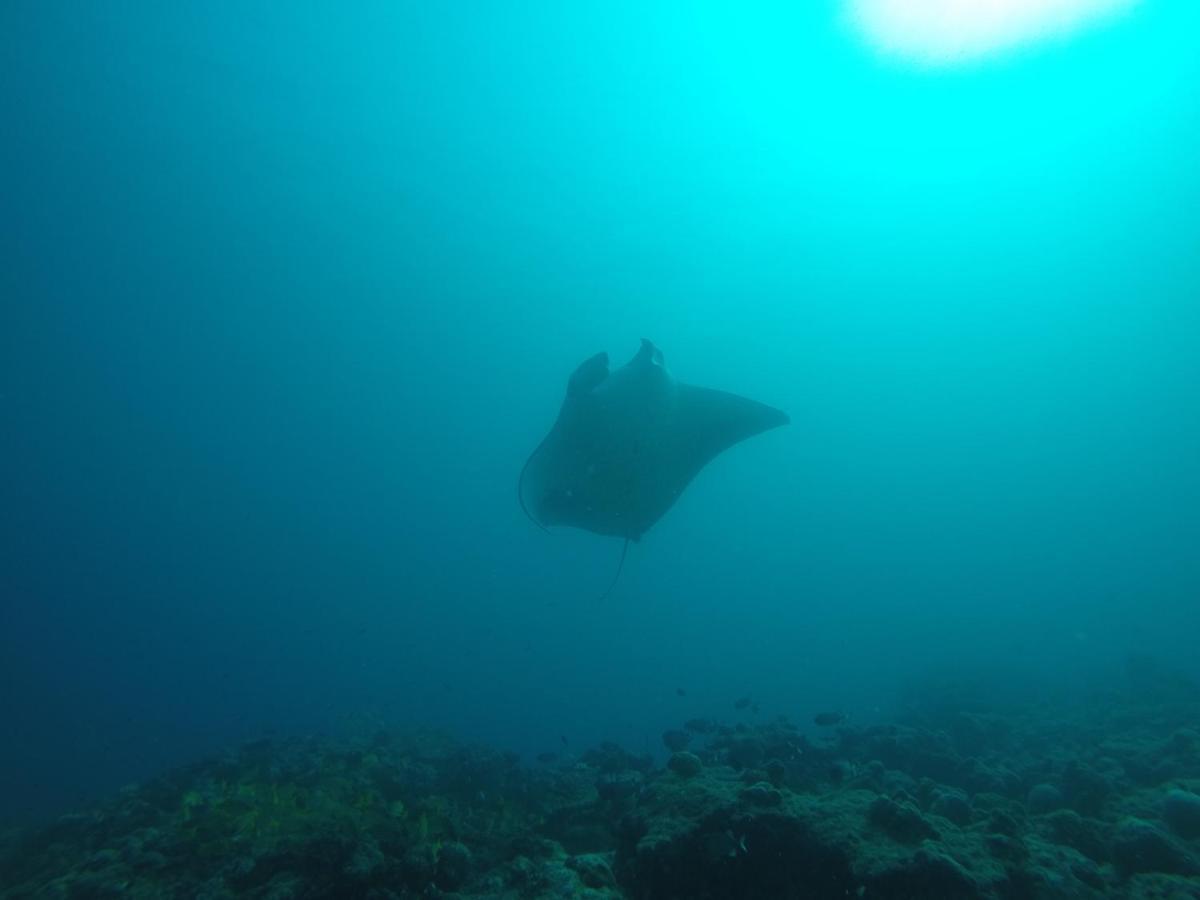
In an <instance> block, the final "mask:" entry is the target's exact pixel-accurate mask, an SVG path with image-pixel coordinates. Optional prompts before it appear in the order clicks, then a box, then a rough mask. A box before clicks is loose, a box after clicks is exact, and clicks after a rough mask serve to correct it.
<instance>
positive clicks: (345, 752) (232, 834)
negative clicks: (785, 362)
mask: <svg viewBox="0 0 1200 900" xmlns="http://www.w3.org/2000/svg"><path fill="white" fill-rule="evenodd" d="M806 731H808V732H811V731H812V729H811V728H806V729H799V728H797V727H794V726H793V725H791V724H789V723H788V722H787V721H786V720H784V719H777V720H774V721H771V722H768V723H765V724H763V723H759V724H749V723H746V722H743V723H741V724H735V725H731V724H723V723H718V722H714V721H710V720H692V721H690V722H688V723H686V724H682V723H681V725H680V727H678V728H673V729H669V730H668V731H667V732H665V733H664V735H663V740H664V743H665V744H666V745H667V747H668V748H669V750H670V752H669V755H667V756H665V757H663V758H662V759H660V760H658V761H655V760H653V759H651V758H649V757H646V756H638V755H634V754H631V753H629V752H626V751H625V750H623V749H621V748H620V747H617V746H615V745H602V746H600V747H596V748H594V749H592V750H589V751H588V752H585V753H582V754H579V755H569V754H565V753H563V754H555V755H554V756H553V757H548V758H547V759H546V760H544V761H543V762H541V763H539V764H537V765H531V766H524V765H522V764H521V763H520V761H519V760H518V758H517V757H515V756H514V755H512V754H508V753H504V752H499V751H496V750H492V749H489V748H486V747H481V746H477V745H467V744H463V743H460V742H457V741H455V740H454V739H452V738H450V737H447V736H445V735H441V734H436V733H390V732H384V731H380V732H377V733H373V734H370V735H365V736H361V737H358V738H339V739H333V738H304V739H292V740H272V741H260V742H256V743H252V744H248V745H246V746H243V747H241V748H240V749H239V750H237V751H236V752H233V753H231V754H230V755H228V756H226V757H223V758H218V759H213V760H210V761H207V762H203V763H200V764H197V765H193V766H190V767H187V768H184V769H180V770H178V771H174V772H171V773H169V774H166V775H163V776H161V777H159V778H156V779H154V780H152V781H149V782H147V783H145V784H141V785H137V786H133V787H130V788H127V789H125V790H124V791H122V792H121V793H120V794H119V796H117V797H115V798H113V799H112V800H111V801H110V802H108V803H106V804H105V805H103V806H102V807H100V808H98V809H95V810H92V811H89V812H86V813H80V814H74V815H69V816H65V817H63V818H61V819H59V820H58V821H56V822H54V823H53V824H50V825H47V826H42V827H39V828H36V829H27V830H20V831H10V832H8V833H6V834H3V835H0V897H4V898H32V897H38V898H42V897H48V898H91V897H129V898H151V897H153V898H158V897H163V898H209V900H216V898H225V897H254V898H276V900H282V898H309V897H345V898H372V900H385V898H416V897H422V898H443V900H450V898H462V900H468V898H490V900H518V898H567V897H571V898H590V900H602V898H637V900H656V898H689V900H700V898H847V897H851V898H854V897H864V898H939V897H946V898H1099V897H1130V898H1147V900H1149V898H1163V900H1165V898H1177V900H1182V898H1200V692H1196V691H1195V690H1193V689H1191V688H1190V686H1184V687H1180V688H1179V689H1176V690H1169V691H1159V692H1158V693H1157V694H1155V695H1154V696H1153V697H1152V698H1147V696H1145V695H1144V694H1143V695H1136V696H1135V695H1131V694H1129V693H1128V692H1124V693H1112V694H1107V695H1099V696H1094V697H1092V698H1091V700H1090V701H1088V702H1086V703H1077V704H1073V705H1071V706H1069V707H1063V706H1054V707H1050V706H1047V705H1036V704H1014V705H1007V706H1004V705H989V704H986V703H978V702H975V703H972V702H963V703H952V702H945V698H942V700H941V701H940V702H938V703H936V704H934V703H929V704H923V705H922V704H918V705H916V706H915V707H913V708H912V709H911V710H910V711H909V712H908V713H907V714H905V715H902V716H901V717H899V718H898V719H897V720H896V721H895V722H894V723H891V724H884V725H872V726H870V727H855V726H854V725H852V724H845V723H843V724H840V725H838V726H836V727H833V728H830V729H828V730H827V731H826V732H824V733H823V734H821V735H818V736H813V735H812V734H806V733H805V732H806Z"/></svg>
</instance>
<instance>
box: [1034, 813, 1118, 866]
mask: <svg viewBox="0 0 1200 900" xmlns="http://www.w3.org/2000/svg"><path fill="white" fill-rule="evenodd" d="M1039 828H1040V829H1041V830H1042V831H1043V833H1044V834H1045V835H1046V837H1048V838H1049V839H1050V840H1051V841H1053V842H1054V843H1055V844H1062V845H1063V846H1066V847H1071V848H1073V849H1075V850H1078V851H1079V852H1080V853H1082V854H1083V855H1084V856H1086V857H1088V858H1089V859H1092V860H1095V861H1096V862H1104V861H1105V860H1107V858H1108V846H1107V844H1106V842H1105V839H1106V832H1107V829H1106V828H1105V825H1104V823H1103V822H1098V821H1096V820H1095V819H1088V818H1085V817H1084V816H1081V815H1079V813H1077V812H1075V810H1073V809H1059V810H1055V811H1054V812H1052V813H1049V814H1048V815H1046V816H1044V817H1043V818H1042V819H1041V820H1040V821H1039Z"/></svg>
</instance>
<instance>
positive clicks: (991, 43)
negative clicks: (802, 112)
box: [848, 0, 1138, 65]
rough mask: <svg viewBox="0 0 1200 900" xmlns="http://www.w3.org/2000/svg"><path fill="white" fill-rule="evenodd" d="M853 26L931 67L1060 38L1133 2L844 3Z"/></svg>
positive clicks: (890, 50) (862, 0)
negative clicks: (850, 14) (852, 19)
mask: <svg viewBox="0 0 1200 900" xmlns="http://www.w3.org/2000/svg"><path fill="white" fill-rule="evenodd" d="M848 2H849V4H850V8H851V12H852V15H853V17H854V22H855V24H856V25H857V26H858V28H859V29H860V30H861V31H862V32H864V33H865V34H866V36H867V37H868V38H869V39H870V40H871V42H872V43H873V44H875V45H876V46H878V47H879V48H880V49H882V50H884V51H885V52H888V53H892V54H897V55H899V56H903V57H906V58H909V59H913V60H917V61H920V62H924V63H927V64H931V65H950V64H954V63H957V62H966V61H969V60H975V59H978V58H980V57H984V56H990V55H993V54H996V53H1000V52H1003V51H1006V50H1012V49H1015V48H1016V47H1019V46H1023V45H1028V44H1032V43H1035V42H1037V41H1042V40H1045V39H1048V38H1061V37H1063V36H1065V35H1067V34H1070V33H1072V32H1075V31H1077V30H1079V29H1081V28H1084V27H1086V26H1088V25H1092V24H1095V23H1097V22H1100V21H1103V20H1105V19H1108V18H1110V17H1111V16H1113V15H1115V14H1117V13H1120V12H1124V11H1126V10H1128V9H1130V8H1131V7H1133V6H1135V5H1136V4H1137V2H1138V0H848Z"/></svg>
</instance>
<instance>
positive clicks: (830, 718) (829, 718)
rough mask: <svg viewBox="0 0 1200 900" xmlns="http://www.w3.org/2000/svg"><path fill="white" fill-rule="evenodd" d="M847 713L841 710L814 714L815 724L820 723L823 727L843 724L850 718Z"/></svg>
mask: <svg viewBox="0 0 1200 900" xmlns="http://www.w3.org/2000/svg"><path fill="white" fill-rule="evenodd" d="M848 718H849V716H847V715H846V714H845V713H841V712H823V713H817V714H816V715H815V716H813V724H814V725H820V726H821V727H822V728H829V727H831V726H833V725H841V724H842V723H843V722H845V721H846V719H848Z"/></svg>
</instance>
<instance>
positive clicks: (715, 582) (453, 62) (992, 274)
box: [0, 0, 1200, 820]
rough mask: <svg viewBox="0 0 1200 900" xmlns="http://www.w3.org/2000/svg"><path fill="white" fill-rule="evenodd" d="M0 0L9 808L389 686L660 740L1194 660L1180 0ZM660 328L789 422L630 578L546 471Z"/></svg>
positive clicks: (74, 800)
mask: <svg viewBox="0 0 1200 900" xmlns="http://www.w3.org/2000/svg"><path fill="white" fill-rule="evenodd" d="M0 32H2V33H3V35H4V37H3V41H2V47H3V49H2V51H0V111H2V112H3V138H2V139H0V179H2V185H3V194H2V195H3V214H2V216H0V227H2V229H3V245H2V246H3V256H4V264H3V266H2V267H0V297H3V302H2V304H0V429H2V431H0V460H2V463H3V465H2V469H0V472H2V475H0V504H2V505H0V509H2V510H3V518H2V519H0V524H2V529H3V533H2V535H0V536H2V538H3V540H2V542H0V733H2V734H3V736H4V737H3V740H0V820H9V819H26V818H29V817H33V816H41V815H46V814H51V813H54V812H57V811H61V810H63V809H66V808H70V807H74V806H76V805H77V804H79V803H81V802H85V801H87V800H90V799H91V798H94V797H96V796H102V795H104V794H107V793H109V792H111V791H112V790H114V789H115V787H116V786H118V785H120V784H122V783H124V782H126V781H130V780H133V779H140V778H145V777H147V776H149V775H152V774H153V773H155V772H157V771H159V770H160V769H162V768H163V767H166V766H169V765H174V764H177V763H180V762H185V761H188V760H191V759H195V758H198V757H200V756H202V755H204V754H208V753H210V752H214V751H215V750H217V749H219V748H222V747H224V746H227V745H228V744H229V743H230V742H232V741H236V740H240V739H243V738H247V737H255V736H259V735H262V734H264V733H272V732H275V733H288V734H291V733H302V732H305V731H308V730H314V729H338V728H346V727H354V726H355V723H356V722H362V721H386V722H389V723H393V724H400V725H404V724H437V725H446V726H449V727H451V728H454V729H456V730H457V731H458V732H460V733H461V734H463V735H465V736H468V737H473V738H482V739H486V740H488V741H491V742H494V743H496V744H498V745H500V746H505V747H511V748H513V749H515V750H518V751H520V752H522V753H536V752H537V751H539V750H542V749H546V748H552V749H553V748H557V747H559V746H560V745H561V742H562V741H563V740H566V741H567V742H568V744H569V745H570V746H572V747H582V746H587V745H588V744H590V743H594V742H596V741H599V740H603V739H615V740H619V741H621V742H622V743H625V744H626V745H628V746H630V747H631V748H632V749H634V750H637V751H640V750H642V749H655V748H656V747H657V744H658V741H657V737H656V736H657V735H658V734H659V732H660V731H661V730H662V728H664V727H667V726H669V725H673V724H675V723H677V722H678V721H680V720H681V719H682V718H684V717H686V716H691V715H709V714H718V713H724V712H725V711H727V710H729V709H730V706H731V704H732V702H733V701H734V700H735V699H736V698H738V697H740V696H743V695H750V696H752V697H753V698H754V699H755V700H756V702H757V703H758V704H759V705H760V706H761V708H762V715H763V716H768V715H774V714H777V713H786V714H789V715H794V716H797V717H799V718H801V719H802V720H806V719H807V717H808V716H809V715H811V713H812V712H814V711H817V710H821V709H837V710H844V711H847V712H849V713H850V714H851V715H852V716H854V718H855V720H856V721H858V722H868V721H872V720H873V719H876V718H886V717H887V715H888V714H889V712H890V711H891V710H893V709H894V708H895V707H896V705H897V704H898V703H899V702H901V698H902V695H903V693H904V691H905V690H906V689H911V686H912V685H914V684H916V685H919V684H920V683H921V681H922V679H925V678H928V677H931V676H932V677H940V676H938V674H937V673H945V672H948V671H956V672H960V673H967V674H968V675H972V673H973V675H972V677H974V676H976V675H977V676H980V677H985V678H990V679H992V680H993V684H994V685H995V686H996V687H997V689H1005V688H1010V687H1011V688H1014V689H1016V688H1017V687H1022V688H1026V689H1027V688H1030V687H1033V688H1035V689H1036V690H1037V691H1039V692H1056V691H1060V690H1062V691H1070V690H1071V689H1072V688H1073V687H1075V686H1079V685H1083V684H1086V683H1088V682H1089V679H1092V678H1094V677H1103V675H1104V673H1107V672H1109V671H1116V670H1119V668H1120V666H1121V664H1122V660H1124V659H1125V658H1126V656H1128V655H1129V654H1131V653H1135V654H1149V655H1151V656H1153V657H1155V658H1158V659H1162V660H1164V661H1165V662H1167V663H1169V664H1170V665H1173V666H1178V667H1180V668H1182V669H1184V670H1188V671H1191V672H1193V673H1196V674H1200V668H1198V664H1197V662H1196V658H1195V647H1196V635H1197V633H1200V612H1198V603H1197V601H1198V600H1200V550H1198V548H1200V402H1198V395H1197V390H1198V388H1200V165H1198V163H1197V160H1198V159H1200V53H1198V52H1197V49H1196V43H1197V42H1196V38H1197V35H1198V34H1200V12H1197V11H1196V10H1195V6H1194V4H1192V3H1189V2H1185V0H1144V2H1143V3H1142V4H1141V5H1140V6H1138V7H1137V8H1136V9H1135V10H1134V12H1132V13H1131V14H1129V15H1128V16H1125V17H1123V18H1121V19H1119V20H1116V21H1114V22H1112V23H1110V24H1108V25H1105V26H1103V27H1099V28H1096V29H1094V30H1091V31H1088V32H1086V33H1081V34H1080V35H1079V36H1078V37H1076V38H1075V39H1073V40H1069V41H1068V40H1061V41H1055V42H1051V43H1047V44H1044V45H1041V46H1038V47H1034V48H1030V49H1029V50H1027V51H1025V52H1021V53H1017V54H1015V55H1008V56H1004V57H1001V58H998V59H994V60H990V61H989V60H985V61H982V62H979V63H977V64H974V65H970V66H966V67H958V68H955V67H950V68H937V69H930V68H922V67H919V66H912V65H908V64H906V63H904V62H903V61H901V60H898V59H895V58H889V57H885V56H881V55H880V54H879V53H878V52H876V51H875V50H874V49H872V47H871V46H870V45H869V44H867V43H866V42H864V41H863V40H862V39H861V38H860V37H859V36H858V35H856V34H855V33H854V32H853V31H852V30H851V29H850V28H849V27H848V26H847V24H846V20H845V15H844V10H843V9H842V8H841V6H840V5H839V4H835V3H832V2H825V0H822V2H803V3H790V4H785V3H773V2H750V3H743V4H736V5H735V4H718V3H712V4H673V3H622V2H618V3H592V2H578V3H559V2H532V3H525V4H506V3H491V2H477V3H467V4H445V3H411V4H409V3H399V2H397V3H363V4H355V5H352V8H350V9H344V8H341V7H335V6H334V5H332V4H323V5H322V4H275V3H200V2H190V0H184V2H179V3H169V4H167V3H159V4H154V3H136V2H112V3H107V4H81V3H66V2H62V3H60V2H53V0H46V2H36V3H35V2H21V0H14V2H9V3H6V4H4V5H3V9H2V10H0ZM643 336H644V337H648V338H651V339H653V340H654V341H655V342H656V343H657V344H658V345H659V346H660V347H661V348H662V349H663V351H664V353H665V355H666V360H667V364H668V366H669V367H670V368H671V369H672V371H673V372H674V373H675V374H676V375H677V376H678V377H679V378H680V379H681V380H684V381H688V382H693V383H696V384H702V385H706V386H711V387H718V388H722V389H725V390H731V391H736V392H739V393H742V394H745V395H747V396H751V397H754V398H755V399H758V400H761V401H763V402H766V403H770V404H772V405H775V406H778V407H781V408H783V409H785V410H787V411H788V412H789V413H790V415H791V417H792V424H791V425H790V426H788V427H787V428H784V429H779V430H776V431H773V432H770V433H768V434H766V435H763V436H761V437H757V438H755V439H753V440H751V441H748V442H746V443H745V444H742V445H739V446H738V447H735V448H734V449H733V450H731V451H730V452H728V453H727V454H725V455H723V456H722V457H720V458H719V459H717V460H716V461H715V462H714V463H713V464H712V465H711V466H710V467H709V468H708V469H706V470H705V471H704V472H703V473H702V474H701V475H700V477H699V478H698V479H697V480H696V481H695V483H694V484H693V485H692V486H691V487H690V488H689V489H688V491H687V493H686V494H685V496H684V497H683V498H682V500H681V501H680V502H679V503H678V504H677V506H676V507H675V508H674V509H672V510H671V511H670V512H669V513H668V515H667V516H666V517H665V518H664V519H663V520H662V521H661V522H660V523H659V524H658V525H657V526H656V527H655V528H654V529H653V530H652V531H651V532H650V533H648V534H647V535H646V537H645V539H644V540H643V541H642V542H641V543H640V544H637V545H634V546H633V547H632V548H631V550H630V555H629V559H628V561H627V562H626V565H625V571H624V573H623V574H622V577H621V580H620V582H619V583H618V585H617V588H616V589H615V591H614V592H613V594H612V595H611V596H610V597H608V598H607V599H605V600H604V601H602V602H601V601H599V600H598V599H597V597H598V595H599V594H600V593H601V592H602V591H603V588H604V587H605V585H606V584H607V583H608V581H609V578H610V577H611V575H612V572H613V569H614V568H615V566H616V562H617V558H618V556H619V552H620V542H619V541H616V540H612V539H603V538H599V537H596V536H594V535H590V534H585V533H582V532H575V533H567V534H561V535H555V536H553V537H550V536H547V535H546V534H543V533H542V532H540V531H538V530H537V529H536V528H534V527H533V526H532V525H531V524H530V523H529V522H528V521H527V520H526V519H525V518H524V517H523V516H522V514H521V510H520V508H519V506H518V505H517V503H516V497H515V482H516V477H517V473H518V472H519V470H520V468H521V465H522V463H523V462H524V460H525V458H526V456H527V454H528V453H529V452H530V451H531V450H532V449H533V447H534V446H535V445H536V444H537V442H538V441H539V440H540V438H541V437H542V435H543V434H544V433H545V431H546V430H547V429H548V428H549V426H550V424H551V422H552V420H553V418H554V415H555V413H556V411H557V408H558V404H559V402H560V400H561V397H562V393H563V390H564V387H565V384H566V379H567V376H568V375H569V373H570V372H571V371H572V370H573V369H574V367H575V366H576V365H577V364H578V363H579V362H580V361H581V360H583V359H584V358H586V357H588V356H590V355H591V354H593V353H595V352H597V351H600V350H608V351H609V352H610V353H611V354H612V355H613V358H614V361H615V362H621V361H624V359H625V357H626V356H627V355H632V353H633V352H634V350H635V349H636V348H637V345H638V340H639V339H640V338H641V337H643ZM680 690H682V691H683V692H684V693H685V696H680Z"/></svg>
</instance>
